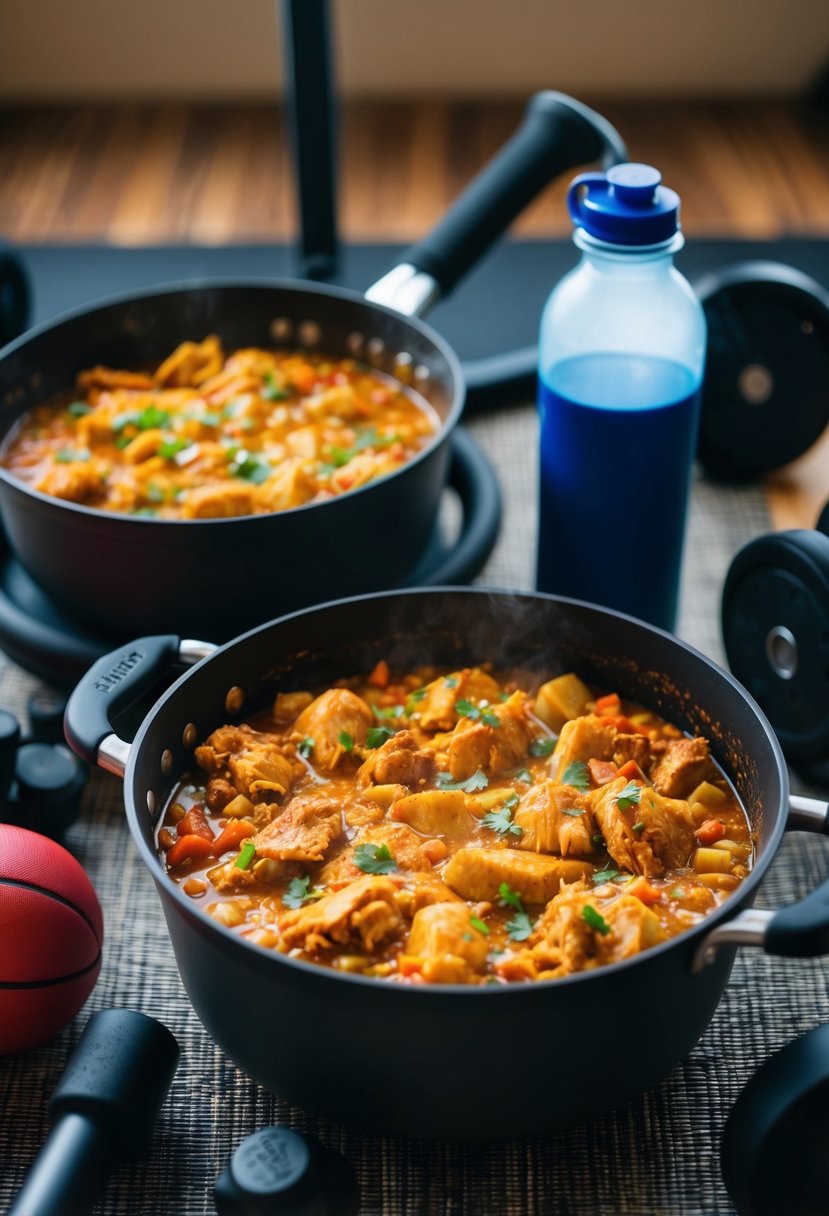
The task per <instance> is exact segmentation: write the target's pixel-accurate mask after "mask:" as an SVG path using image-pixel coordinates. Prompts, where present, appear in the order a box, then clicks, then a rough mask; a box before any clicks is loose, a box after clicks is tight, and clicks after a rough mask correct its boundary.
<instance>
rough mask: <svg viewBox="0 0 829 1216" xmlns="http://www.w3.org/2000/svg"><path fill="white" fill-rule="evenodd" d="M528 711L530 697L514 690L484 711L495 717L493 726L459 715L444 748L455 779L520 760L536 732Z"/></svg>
mask: <svg viewBox="0 0 829 1216" xmlns="http://www.w3.org/2000/svg"><path fill="white" fill-rule="evenodd" d="M531 712H532V701H531V700H530V698H529V697H528V696H527V694H526V693H525V692H514V693H513V694H512V696H511V697H510V698H509V699H508V700H507V701H503V702H500V703H499V704H497V705H492V706H490V707H489V709H488V711H487V715H488V716H489V715H492V716H493V717H494V718H496V719H497V721H498V725H497V726H495V725H489V724H488V723H487V722H485V721H483V720H482V719H477V720H473V719H471V718H462V719H461V720H460V722H458V725H457V726H456V727H455V729H454V731H453V732H452V737H451V740H450V743H449V749H448V755H449V771H450V772H451V774H452V777H453V778H454V779H455V781H465V780H466V779H467V778H468V777H471V776H472V774H473V773H474V772H475V771H476V770H477V769H483V770H484V772H486V773H488V774H489V775H490V776H494V775H496V774H497V773H501V772H503V771H504V770H505V769H509V768H515V766H516V765H517V764H519V763H520V762H521V761H522V760H524V758H525V757H526V755H527V751H528V749H529V746H530V742H531V741H532V739H533V738H534V737H535V735H536V734H537V733H538V730H537V727H536V726H535V723H534V722H533V720H532V718H531V717H530V714H531Z"/></svg>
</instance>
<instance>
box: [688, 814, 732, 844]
mask: <svg viewBox="0 0 829 1216" xmlns="http://www.w3.org/2000/svg"><path fill="white" fill-rule="evenodd" d="M694 835H695V836H696V838H697V840H698V841H699V843H700V844H701V845H711V844H716V843H717V841H718V840H722V839H723V838H724V837H725V824H723V823H721V822H720V820H719V819H706V820H705V822H704V823H703V824H700V826H699V827H698V828H697V830H696V832H694Z"/></svg>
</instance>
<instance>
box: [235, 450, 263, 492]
mask: <svg viewBox="0 0 829 1216" xmlns="http://www.w3.org/2000/svg"><path fill="white" fill-rule="evenodd" d="M239 455H240V456H241V455H242V453H241V452H239ZM230 471H231V473H232V474H233V476H234V477H241V478H243V479H244V480H245V481H251V482H253V484H254V485H255V486H261V484H262V482H263V481H267V480H268V478H269V477H270V475H271V473H272V472H273V469H272V468H271V466H270V465H269V464H268V463H267V461H265V460H257V459H256V458H255V457H253V456H248V455H247V454H246V455H245V458H244V459H243V460H236V461H235V462H234V463H233V464H231V467H230Z"/></svg>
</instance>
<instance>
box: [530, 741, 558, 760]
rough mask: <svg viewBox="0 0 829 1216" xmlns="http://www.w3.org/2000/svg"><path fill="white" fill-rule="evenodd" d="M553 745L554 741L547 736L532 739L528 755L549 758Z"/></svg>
mask: <svg viewBox="0 0 829 1216" xmlns="http://www.w3.org/2000/svg"><path fill="white" fill-rule="evenodd" d="M555 745H556V741H555V739H551V738H549V736H548V737H546V738H541V739H533V741H532V743H531V744H530V755H531V756H549V754H550V752H551V751H552V750H553V748H554V747H555Z"/></svg>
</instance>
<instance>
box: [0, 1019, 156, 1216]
mask: <svg viewBox="0 0 829 1216" xmlns="http://www.w3.org/2000/svg"><path fill="white" fill-rule="evenodd" d="M178 1057H179V1048H178V1044H177V1043H176V1040H175V1039H174V1038H173V1036H172V1035H171V1034H170V1032H169V1030H167V1028H166V1027H164V1026H162V1025H161V1023H160V1022H156V1021H155V1020H154V1019H153V1018H149V1017H146V1016H145V1015H144V1014H143V1013H136V1012H134V1011H133V1010H131V1009H105V1010H102V1011H101V1012H100V1013H96V1014H93V1016H92V1017H91V1018H90V1019H89V1022H88V1023H87V1025H86V1029H85V1030H84V1032H83V1034H82V1035H81V1038H80V1041H79V1042H78V1046H77V1047H76V1048H75V1051H74V1053H73V1055H72V1056H71V1058H70V1060H69V1062H68V1064H67V1066H66V1069H65V1070H64V1073H63V1076H62V1077H61V1079H60V1081H59V1082H58V1084H57V1086H56V1088H55V1092H54V1093H53V1095H52V1098H51V1101H50V1103H49V1114H50V1116H51V1117H52V1120H53V1127H52V1130H51V1131H50V1133H49V1136H48V1137H47V1140H46V1143H45V1144H44V1145H43V1147H42V1149H41V1150H40V1152H39V1153H38V1156H37V1157H36V1159H35V1161H34V1164H33V1165H32V1168H31V1170H30V1171H29V1175H28V1177H27V1178H26V1181H25V1182H24V1183H23V1186H22V1188H21V1190H20V1191H19V1192H18V1194H17V1197H16V1198H15V1200H14V1202H13V1203H12V1206H11V1208H10V1209H9V1211H8V1213H7V1216H85V1214H86V1213H88V1212H91V1211H92V1208H93V1206H94V1204H95V1201H96V1199H97V1198H98V1197H99V1195H100V1192H101V1190H102V1188H103V1185H104V1182H105V1180H106V1178H107V1176H108V1174H109V1173H110V1171H111V1170H112V1169H113V1168H114V1167H115V1166H116V1165H117V1164H118V1163H119V1162H120V1161H122V1160H124V1159H127V1158H131V1157H136V1156H139V1155H140V1154H141V1153H142V1152H144V1150H145V1149H146V1147H147V1145H148V1143H149V1139H150V1136H151V1134H152V1128H153V1124H154V1123H155V1120H156V1117H157V1115H158V1112H159V1110H160V1108H161V1105H162V1103H163V1101H164V1098H165V1096H166V1094H167V1090H168V1089H169V1088H170V1082H171V1081H172V1079H173V1074H174V1073H175V1070H176V1065H177V1064H178Z"/></svg>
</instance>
